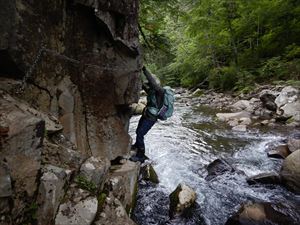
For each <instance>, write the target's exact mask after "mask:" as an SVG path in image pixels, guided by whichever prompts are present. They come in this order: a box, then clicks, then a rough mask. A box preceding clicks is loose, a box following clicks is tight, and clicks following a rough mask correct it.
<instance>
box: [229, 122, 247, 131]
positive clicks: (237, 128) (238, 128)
mask: <svg viewBox="0 0 300 225" xmlns="http://www.w3.org/2000/svg"><path fill="white" fill-rule="evenodd" d="M232 130H234V131H239V132H245V131H247V126H246V125H243V124H240V125H237V126H235V127H233V128H232Z"/></svg>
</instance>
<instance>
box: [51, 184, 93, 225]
mask: <svg viewBox="0 0 300 225" xmlns="http://www.w3.org/2000/svg"><path fill="white" fill-rule="evenodd" d="M88 195H89V194H88V193H86V192H85V191H83V190H81V189H78V190H76V192H75V193H74V194H73V196H72V199H69V200H67V201H66V202H65V203H62V204H61V205H60V206H59V209H58V213H57V215H56V218H55V225H90V224H92V222H93V221H94V219H95V217H96V213H97V209H98V200H97V198H96V197H93V196H88ZM86 196H87V197H86Z"/></svg>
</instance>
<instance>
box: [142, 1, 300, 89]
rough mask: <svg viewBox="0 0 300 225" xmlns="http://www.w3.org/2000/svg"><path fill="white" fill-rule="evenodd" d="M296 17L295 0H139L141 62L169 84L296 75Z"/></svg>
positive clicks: (248, 82)
mask: <svg viewBox="0 0 300 225" xmlns="http://www.w3.org/2000/svg"><path fill="white" fill-rule="evenodd" d="M299 18H300V4H299V1H295V0H252V1H243V0H227V1H221V0H206V1H193V0H182V1H179V0H172V1H158V0H143V1H142V5H141V24H142V25H141V26H142V28H143V30H144V31H145V35H146V37H147V38H148V40H149V43H150V47H149V46H148V47H147V48H146V50H145V56H146V63H147V64H149V65H151V68H152V69H153V70H154V72H155V73H157V74H159V75H161V78H162V79H163V81H164V82H165V83H168V84H170V85H173V86H177V85H181V86H186V87H191V86H195V85H198V84H199V83H201V82H203V81H204V80H206V79H208V81H209V87H211V88H216V89H222V90H229V89H235V90H244V91H250V89H251V88H249V87H251V86H253V84H255V83H267V82H270V81H274V80H285V81H286V80H295V81H297V80H299V79H300V75H299V74H300V72H299V71H300V68H299V67H300V63H299V62H300V61H299V60H300V38H299V37H300V20H299ZM144 46H145V43H144Z"/></svg>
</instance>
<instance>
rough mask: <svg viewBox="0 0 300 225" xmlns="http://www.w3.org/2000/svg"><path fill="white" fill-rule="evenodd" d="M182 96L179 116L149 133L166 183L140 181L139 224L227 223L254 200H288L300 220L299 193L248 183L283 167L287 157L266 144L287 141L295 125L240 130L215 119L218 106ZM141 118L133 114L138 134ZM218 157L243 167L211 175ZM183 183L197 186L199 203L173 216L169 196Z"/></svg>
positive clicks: (150, 148) (132, 132)
mask: <svg viewBox="0 0 300 225" xmlns="http://www.w3.org/2000/svg"><path fill="white" fill-rule="evenodd" d="M177 100H178V101H177V102H176V104H175V112H174V115H173V117H172V118H170V119H168V120H167V121H159V122H158V123H156V124H155V125H154V127H153V128H152V129H151V130H150V131H149V133H148V134H147V135H146V139H145V144H146V154H147V156H148V157H149V158H150V161H151V163H152V165H153V167H154V169H155V170H156V172H157V174H158V177H159V180H160V183H159V184H158V185H153V184H151V183H149V182H145V181H140V184H139V192H138V199H137V206H136V208H135V210H134V212H133V219H134V220H135V221H136V222H137V224H139V225H150V224H157V225H158V224H159V225H160V224H174V225H175V224H176V225H179V224H187V225H194V224H195V225H196V224H200V225H201V224H203V225H204V224H205V225H224V224H225V223H226V221H227V219H228V218H229V217H230V216H231V215H232V214H233V213H234V212H236V211H237V210H238V209H239V208H240V206H241V204H243V203H245V202H249V201H261V202H272V203H282V204H284V205H286V207H287V208H289V209H290V210H291V211H292V214H293V216H294V217H295V219H296V220H298V219H299V218H300V216H299V212H298V211H297V208H298V209H299V208H300V199H299V196H296V195H294V194H293V193H291V192H289V191H287V190H286V189H285V188H284V187H281V186H278V185H253V186H250V185H249V184H248V183H247V182H246V178H247V177H248V176H253V175H256V174H259V173H263V172H271V171H275V172H278V171H279V170H280V167H281V164H282V160H281V159H272V158H268V157H267V153H266V149H267V147H268V145H270V144H274V143H281V142H283V141H284V139H285V137H286V136H287V135H288V134H289V133H292V132H294V131H293V130H291V129H290V130H288V131H286V129H282V130H281V131H280V130H276V129H257V128H253V129H249V130H248V131H247V132H235V131H232V129H231V128H230V127H229V126H227V125H226V124H225V123H222V122H220V121H217V120H216V119H215V114H216V112H217V111H216V110H215V109H212V108H209V107H204V106H198V107H193V106H192V105H190V104H188V103H187V102H186V101H180V99H177ZM138 120H139V116H135V117H132V119H131V125H130V131H129V133H130V135H131V136H132V138H133V139H134V138H135V128H136V126H137V123H138ZM215 159H224V160H226V161H227V162H228V163H229V164H230V165H231V166H233V167H234V168H235V169H236V171H240V172H235V173H225V174H222V175H220V176H217V177H215V178H214V179H212V180H209V181H208V180H206V179H205V177H206V176H207V170H206V167H207V165H208V164H209V163H211V162H213V161H214V160H215ZM179 183H185V184H187V185H189V186H190V187H192V188H193V189H194V190H195V191H196V193H197V205H196V207H195V209H194V210H193V211H192V213H190V215H186V216H185V217H179V218H176V219H173V220H170V219H169V216H168V209H169V206H168V204H169V199H168V195H169V194H170V193H171V192H172V191H173V190H174V189H175V188H176V187H177V185H178V184H179Z"/></svg>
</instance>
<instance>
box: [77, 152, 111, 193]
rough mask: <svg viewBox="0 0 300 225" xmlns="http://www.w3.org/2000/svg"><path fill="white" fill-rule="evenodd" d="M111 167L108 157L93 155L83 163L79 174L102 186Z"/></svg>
mask: <svg viewBox="0 0 300 225" xmlns="http://www.w3.org/2000/svg"><path fill="white" fill-rule="evenodd" d="M109 167H110V162H109V161H108V160H107V159H105V160H102V159H100V158H95V157H93V156H92V157H90V158H88V159H87V160H86V161H85V162H84V163H83V164H82V165H81V168H80V172H79V176H82V177H84V178H85V179H86V180H87V181H89V182H92V183H93V184H95V185H96V186H97V187H100V186H101V184H102V183H103V181H104V180H105V179H106V176H107V173H108V169H109Z"/></svg>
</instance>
